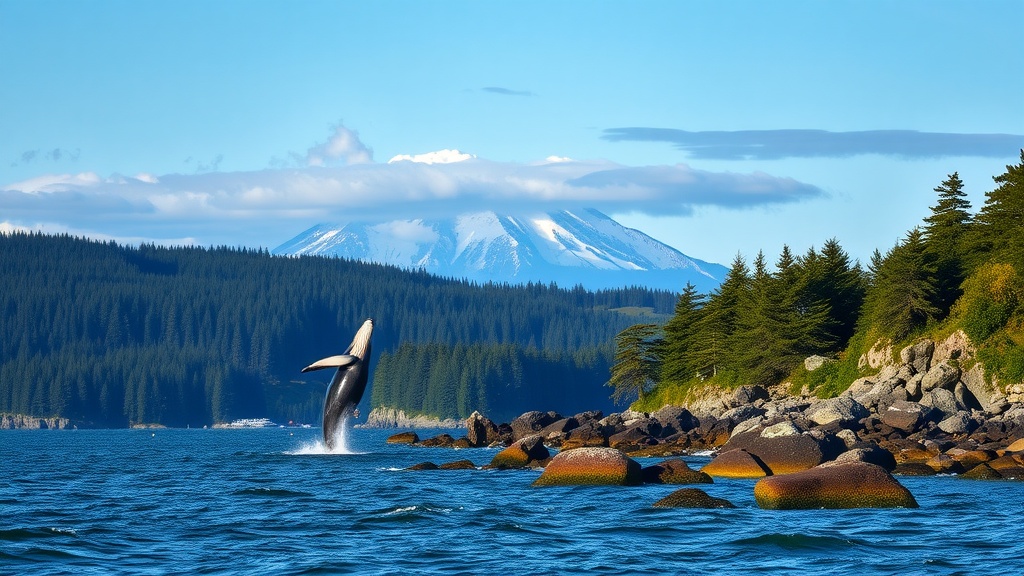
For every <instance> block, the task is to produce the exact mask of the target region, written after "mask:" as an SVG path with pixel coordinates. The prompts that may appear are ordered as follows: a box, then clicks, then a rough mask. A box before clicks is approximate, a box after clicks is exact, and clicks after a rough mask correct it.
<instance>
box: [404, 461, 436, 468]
mask: <svg viewBox="0 0 1024 576" xmlns="http://www.w3.org/2000/svg"><path fill="white" fill-rule="evenodd" d="M406 470H437V464H434V463H433V462H420V463H419V464H413V465H412V466H409V467H408V468H406Z"/></svg>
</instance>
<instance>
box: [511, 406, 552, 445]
mask: <svg viewBox="0 0 1024 576" xmlns="http://www.w3.org/2000/svg"><path fill="white" fill-rule="evenodd" d="M561 418H562V416H561V415H559V414H558V413H557V412H537V411H532V412H525V413H523V414H522V415H520V416H518V417H516V418H515V419H514V420H512V422H509V426H511V427H512V440H513V441H516V440H521V439H523V438H526V437H527V436H533V435H534V434H537V433H538V432H540V431H541V430H543V429H544V427H545V426H548V425H550V424H553V423H554V422H556V421H557V420H561Z"/></svg>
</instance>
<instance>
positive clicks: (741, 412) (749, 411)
mask: <svg viewBox="0 0 1024 576" xmlns="http://www.w3.org/2000/svg"><path fill="white" fill-rule="evenodd" d="M765 412H767V410H765V409H764V408H758V407H757V406H754V405H752V404H744V405H742V406H737V407H735V408H732V409H730V410H727V411H726V412H725V413H723V414H722V419H723V420H731V421H732V423H733V424H739V423H740V422H746V421H747V420H750V419H752V418H757V417H758V416H764V414H765Z"/></svg>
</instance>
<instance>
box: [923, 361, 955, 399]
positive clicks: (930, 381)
mask: <svg viewBox="0 0 1024 576" xmlns="http://www.w3.org/2000/svg"><path fill="white" fill-rule="evenodd" d="M959 380H960V368H958V367H956V366H954V365H952V364H950V363H949V362H940V363H938V364H936V365H934V366H932V367H931V370H928V372H926V373H925V375H924V377H923V378H921V393H922V394H923V393H925V392H928V391H930V390H934V389H936V388H945V389H946V390H952V389H953V386H955V385H956V383H957V382H958V381H959Z"/></svg>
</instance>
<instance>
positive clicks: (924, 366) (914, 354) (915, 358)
mask: <svg viewBox="0 0 1024 576" xmlns="http://www.w3.org/2000/svg"><path fill="white" fill-rule="evenodd" d="M933 352H935V341H934V340H929V339H924V340H919V341H917V342H915V343H914V344H911V345H910V346H907V347H906V348H904V349H903V350H900V361H901V362H903V363H904V364H910V365H911V366H913V367H914V372H927V371H928V368H929V366H930V364H931V361H932V353H933Z"/></svg>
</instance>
